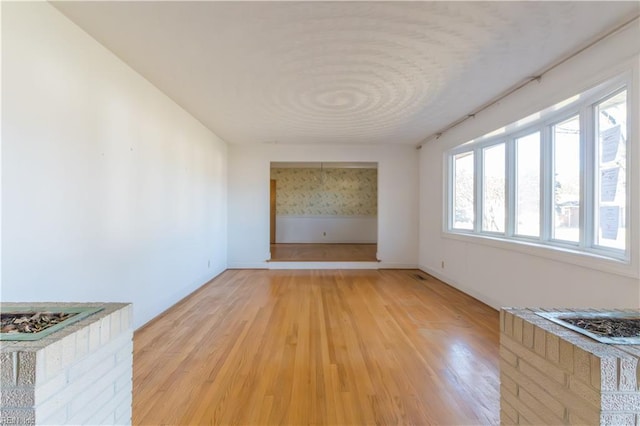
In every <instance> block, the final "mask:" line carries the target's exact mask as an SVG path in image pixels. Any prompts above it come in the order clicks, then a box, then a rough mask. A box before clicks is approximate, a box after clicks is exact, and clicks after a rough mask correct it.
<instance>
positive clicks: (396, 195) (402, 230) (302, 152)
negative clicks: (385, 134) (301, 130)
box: [229, 144, 418, 268]
mask: <svg viewBox="0 0 640 426" xmlns="http://www.w3.org/2000/svg"><path fill="white" fill-rule="evenodd" d="M272 161H316V162H320V161H322V162H330V161H371V162H378V259H380V260H381V263H380V266H381V267H391V268H393V267H415V266H417V263H418V235H417V233H416V230H417V229H418V153H417V151H416V150H415V148H414V147H408V146H398V147H393V146H366V147H360V146H356V145H350V146H326V145H313V146H306V145H304V146H303V145H269V144H253V145H231V146H230V147H229V267H230V268H245V267H249V268H261V267H262V268H264V267H266V260H267V259H269V177H270V163H271V162H272Z"/></svg>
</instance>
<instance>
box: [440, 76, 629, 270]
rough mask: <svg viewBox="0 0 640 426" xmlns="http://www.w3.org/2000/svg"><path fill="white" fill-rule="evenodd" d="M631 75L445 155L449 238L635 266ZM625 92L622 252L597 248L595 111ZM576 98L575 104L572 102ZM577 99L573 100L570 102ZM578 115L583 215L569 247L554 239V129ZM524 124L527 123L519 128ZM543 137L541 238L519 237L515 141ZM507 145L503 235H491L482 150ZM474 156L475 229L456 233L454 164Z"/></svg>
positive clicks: (541, 144) (445, 225)
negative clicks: (486, 217)
mask: <svg viewBox="0 0 640 426" xmlns="http://www.w3.org/2000/svg"><path fill="white" fill-rule="evenodd" d="M631 77H632V76H631V72H626V73H624V74H622V75H619V76H617V77H615V78H612V79H610V80H608V81H606V82H604V83H602V84H600V85H598V86H595V87H593V88H591V89H589V90H586V91H583V92H582V93H581V94H580V95H577V96H574V97H571V98H569V99H567V100H566V101H563V102H560V103H558V104H556V105H554V106H551V107H549V108H547V109H545V110H542V111H540V112H538V113H535V115H537V116H538V117H536V118H535V119H531V120H529V118H530V117H532V116H529V117H525V118H523V119H521V120H518V121H516V122H514V123H512V124H509V125H507V126H504V127H503V128H501V129H499V130H496V131H494V132H490V133H488V134H487V135H485V136H483V137H480V138H477V139H476V140H472V141H470V142H467V143H465V144H462V145H459V146H457V147H454V148H453V149H451V150H449V151H447V152H445V160H446V161H445V167H446V168H447V172H446V182H445V197H446V202H445V212H444V214H445V218H444V220H443V225H444V229H443V232H444V233H446V234H449V235H460V236H466V237H469V236H473V237H477V238H484V239H490V240H495V241H504V242H507V243H508V242H512V243H522V244H528V245H535V246H538V247H542V248H545V249H551V250H564V251H569V252H572V253H577V254H581V255H591V256H597V257H602V258H605V259H611V260H615V261H619V262H623V263H625V264H629V263H630V261H631V236H632V232H631V228H632V227H633V226H635V224H633V223H631V210H632V202H631V198H630V194H631V185H630V182H631V170H630V167H629V165H630V162H631V156H632V155H633V154H635V153H632V152H631V150H632V147H631V145H632V142H631V139H632V137H633V134H632V132H631V130H632V129H631V125H632V114H633V111H635V103H634V102H636V100H635V99H634V92H633V88H634V85H633V83H632V78H631ZM623 91H626V92H627V98H626V104H627V118H626V135H627V143H626V147H625V149H626V157H625V161H626V164H625V166H626V167H625V177H624V178H625V180H626V185H625V191H626V194H625V195H626V197H625V212H624V218H623V219H624V223H625V228H624V232H625V234H626V235H625V248H624V250H622V249H618V248H612V247H606V246H602V245H598V244H596V241H597V232H598V229H597V227H596V224H595V219H596V217H597V213H596V211H595V208H596V206H597V205H598V202H597V200H596V198H595V197H596V196H597V194H596V193H595V192H596V187H597V182H596V179H598V176H596V175H597V170H596V168H597V167H598V165H597V164H596V162H597V161H598V153H597V152H596V151H595V150H596V149H598V143H599V142H598V136H599V135H597V134H596V133H595V132H596V130H597V124H596V122H595V120H596V119H598V117H597V115H596V109H597V106H598V105H599V104H601V103H602V102H604V101H606V100H607V99H610V98H611V97H613V96H616V95H617V94H619V93H621V92H623ZM574 98H575V99H574ZM571 100H573V101H571ZM575 115H577V116H578V117H579V120H580V127H579V128H580V155H579V159H580V160H579V161H580V165H579V169H580V189H579V194H580V202H579V207H580V213H579V241H578V242H571V241H565V240H559V239H554V238H552V235H553V229H552V228H553V204H554V203H553V167H554V162H553V151H554V148H553V135H552V131H553V125H555V124H558V123H561V122H563V121H565V120H567V119H569V118H571V117H573V116H575ZM520 123H523V124H520ZM536 132H540V197H539V209H540V211H539V220H540V232H539V236H538V237H535V236H526V235H518V234H516V233H515V228H516V226H515V220H516V203H517V194H516V174H517V171H516V143H517V142H516V141H517V139H518V138H521V137H524V136H527V135H530V134H532V133H536ZM501 143H504V146H505V210H506V211H505V222H506V223H505V232H504V233H502V232H491V231H483V230H482V220H483V217H482V216H483V214H482V213H483V212H484V205H483V203H484V197H483V193H482V192H483V188H484V181H483V178H484V170H483V166H484V150H485V149H486V148H489V147H492V146H495V145H498V144H501ZM470 151H472V152H473V156H474V197H475V199H474V226H473V229H464V230H463V229H457V228H453V211H452V207H453V203H454V200H453V190H452V188H453V185H455V182H454V175H453V173H452V169H453V163H452V161H454V160H453V159H454V158H455V156H457V155H460V154H462V153H465V152H470Z"/></svg>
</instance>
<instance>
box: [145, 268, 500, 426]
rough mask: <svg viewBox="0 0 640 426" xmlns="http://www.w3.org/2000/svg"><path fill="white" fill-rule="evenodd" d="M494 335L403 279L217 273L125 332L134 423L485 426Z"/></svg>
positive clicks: (438, 294) (481, 312) (445, 298)
mask: <svg viewBox="0 0 640 426" xmlns="http://www.w3.org/2000/svg"><path fill="white" fill-rule="evenodd" d="M416 274H418V275H421V276H423V277H425V278H426V279H425V280H419V279H417V278H416V277H415V275H416ZM498 336H499V330H498V313H497V312H496V311H495V310H493V309H491V308H490V307H488V306H486V305H484V304H482V303H480V302H478V301H477V300H475V299H473V298H471V297H469V296H467V295H465V294H463V293H461V292H459V291H457V290H455V289H453V288H452V287H449V286H447V285H445V284H443V283H442V282H440V281H438V280H436V279H435V278H432V277H429V276H428V275H426V274H424V273H422V272H419V271H415V270H380V271H374V270H361V271H355V270H351V271H349V270H334V271H332V270H322V271H319V270H310V271H282V270H281V271H277V270H230V271H226V272H225V273H223V274H222V275H221V276H219V277H218V278H216V279H215V280H213V281H212V282H210V283H208V284H207V285H205V286H204V287H202V288H201V289H200V290H198V291H197V292H195V293H194V294H193V295H191V296H190V297H188V298H186V299H184V300H183V301H181V302H180V303H178V304H177V305H176V306H174V307H173V308H171V309H170V310H169V311H167V312H166V313H164V314H163V315H161V316H160V317H158V318H157V319H155V320H153V321H151V322H150V323H149V324H148V325H146V326H145V327H143V328H142V329H140V330H138V331H137V332H136V333H135V336H134V389H133V397H134V402H133V423H134V424H136V425H156V424H184V425H195V424H221V425H222V424H225V425H226V424H242V425H266V424H285V425H346V424H349V425H360V424H381V425H388V424H418V425H427V424H452V425H461V424H482V425H487V424H498V422H499V373H498Z"/></svg>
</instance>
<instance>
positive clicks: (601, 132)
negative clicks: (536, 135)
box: [594, 90, 627, 250]
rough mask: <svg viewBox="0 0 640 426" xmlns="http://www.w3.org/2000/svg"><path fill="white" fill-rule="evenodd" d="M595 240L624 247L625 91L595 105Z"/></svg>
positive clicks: (618, 247)
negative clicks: (596, 159)
mask: <svg viewBox="0 0 640 426" xmlns="http://www.w3.org/2000/svg"><path fill="white" fill-rule="evenodd" d="M595 112H596V135H597V139H596V141H597V158H598V161H597V165H598V167H597V168H596V191H595V203H594V207H595V212H594V215H595V218H596V220H595V221H594V222H595V227H596V233H595V243H596V245H600V246H604V247H610V248H617V249H622V250H624V248H625V237H626V223H625V217H626V208H627V186H626V185H627V182H626V174H627V173H626V170H627V150H626V141H627V92H626V90H625V91H623V92H620V93H618V94H617V95H615V96H612V97H611V98H609V99H607V100H605V101H603V102H601V103H600V104H599V105H597V106H596V110H595Z"/></svg>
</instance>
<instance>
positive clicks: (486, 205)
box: [482, 143, 505, 232]
mask: <svg viewBox="0 0 640 426" xmlns="http://www.w3.org/2000/svg"><path fill="white" fill-rule="evenodd" d="M483 159H484V163H483V176H482V183H483V187H482V230H483V231H489V232H504V213H505V173H504V171H505V167H504V162H505V157H504V144H503V143H501V144H498V145H493V146H491V147H489V148H485V149H484V150H483Z"/></svg>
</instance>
